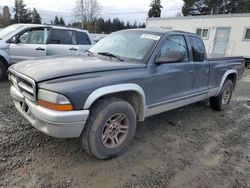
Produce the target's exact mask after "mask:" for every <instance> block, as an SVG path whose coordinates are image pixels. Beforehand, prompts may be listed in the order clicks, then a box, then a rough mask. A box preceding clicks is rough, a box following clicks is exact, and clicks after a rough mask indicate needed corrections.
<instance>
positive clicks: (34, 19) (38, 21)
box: [31, 8, 42, 24]
mask: <svg viewBox="0 0 250 188" xmlns="http://www.w3.org/2000/svg"><path fill="white" fill-rule="evenodd" d="M31 23H33V24H41V23H42V18H41V16H40V14H39V13H38V12H37V10H36V9H35V8H34V9H33V11H32V12H31Z"/></svg>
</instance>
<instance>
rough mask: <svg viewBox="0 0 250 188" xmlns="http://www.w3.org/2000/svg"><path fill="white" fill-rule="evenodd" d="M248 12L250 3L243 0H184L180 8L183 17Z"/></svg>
mask: <svg viewBox="0 0 250 188" xmlns="http://www.w3.org/2000/svg"><path fill="white" fill-rule="evenodd" d="M248 12H250V1H243V0H242V1H239V0H184V5H183V7H182V13H183V15H184V16H189V15H208V14H213V15H215V14H231V13H248Z"/></svg>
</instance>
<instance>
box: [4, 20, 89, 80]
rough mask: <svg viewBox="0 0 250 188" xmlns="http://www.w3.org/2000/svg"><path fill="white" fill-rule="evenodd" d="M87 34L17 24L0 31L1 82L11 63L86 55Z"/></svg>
mask: <svg viewBox="0 0 250 188" xmlns="http://www.w3.org/2000/svg"><path fill="white" fill-rule="evenodd" d="M92 44H93V41H92V40H91V38H90V36H89V33H88V31H86V30H80V29H74V28H66V27H59V26H49V25H40V24H14V25H11V26H8V27H6V28H4V29H2V30H1V31H0V80H2V79H4V78H5V76H6V70H7V69H8V67H9V66H10V65H11V64H14V63H17V62H20V61H23V60H30V59H33V58H37V57H45V56H53V55H77V54H78V53H85V50H88V49H89V48H90V47H91V45H92Z"/></svg>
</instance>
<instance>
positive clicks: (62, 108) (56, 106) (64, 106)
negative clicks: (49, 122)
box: [37, 99, 73, 111]
mask: <svg viewBox="0 0 250 188" xmlns="http://www.w3.org/2000/svg"><path fill="white" fill-rule="evenodd" d="M37 104H38V105H40V106H42V107H44V108H48V109H50V110H56V111H71V110H73V106H72V105H71V104H54V103H50V102H46V101H44V100H41V99H38V101H37Z"/></svg>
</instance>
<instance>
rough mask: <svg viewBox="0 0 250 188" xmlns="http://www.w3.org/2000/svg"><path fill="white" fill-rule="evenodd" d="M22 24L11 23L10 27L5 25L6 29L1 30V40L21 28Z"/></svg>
mask: <svg viewBox="0 0 250 188" xmlns="http://www.w3.org/2000/svg"><path fill="white" fill-rule="evenodd" d="M21 27H22V25H11V26H8V27H5V28H4V29H2V30H0V40H2V39H3V38H4V37H6V36H8V35H10V34H11V33H13V32H15V31H16V30H18V29H19V28H21Z"/></svg>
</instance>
